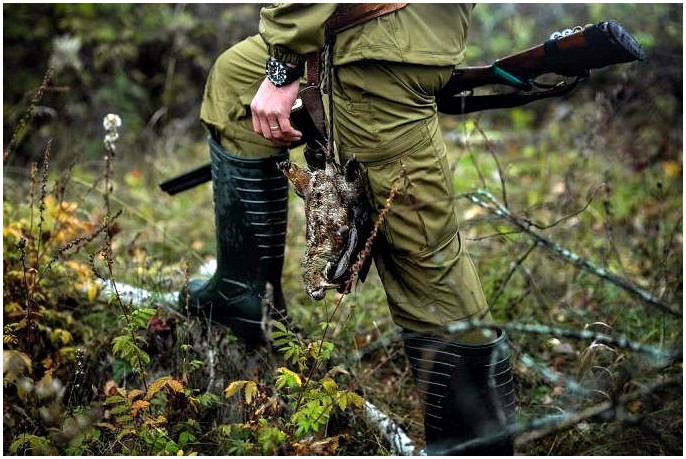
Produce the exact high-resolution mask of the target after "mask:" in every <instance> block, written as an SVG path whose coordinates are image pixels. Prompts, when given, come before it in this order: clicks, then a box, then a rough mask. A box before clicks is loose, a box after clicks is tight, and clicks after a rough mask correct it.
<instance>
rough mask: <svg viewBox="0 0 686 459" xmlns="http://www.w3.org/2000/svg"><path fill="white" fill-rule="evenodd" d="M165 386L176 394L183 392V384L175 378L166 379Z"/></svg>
mask: <svg viewBox="0 0 686 459" xmlns="http://www.w3.org/2000/svg"><path fill="white" fill-rule="evenodd" d="M167 387H168V388H170V389H171V390H173V391H174V392H176V393H177V394H182V393H183V384H181V382H179V381H177V380H176V379H170V380H169V381H167Z"/></svg>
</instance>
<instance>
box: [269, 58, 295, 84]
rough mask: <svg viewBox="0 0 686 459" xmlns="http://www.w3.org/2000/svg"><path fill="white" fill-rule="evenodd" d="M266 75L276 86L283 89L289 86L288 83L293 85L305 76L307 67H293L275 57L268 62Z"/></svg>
mask: <svg viewBox="0 0 686 459" xmlns="http://www.w3.org/2000/svg"><path fill="white" fill-rule="evenodd" d="M264 73H265V75H266V76H267V79H268V80H269V81H271V82H272V84H273V85H274V86H276V87H281V86H284V85H287V84H288V83H292V82H293V81H295V80H297V79H298V78H300V77H301V76H303V75H304V73H305V67H304V66H303V65H296V66H295V67H291V66H289V65H287V64H286V63H285V62H283V61H280V60H279V59H276V58H275V57H270V58H269V59H268V60H267V65H266V68H265V72H264Z"/></svg>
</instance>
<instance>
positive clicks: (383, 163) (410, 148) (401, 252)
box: [358, 122, 458, 258]
mask: <svg viewBox="0 0 686 459" xmlns="http://www.w3.org/2000/svg"><path fill="white" fill-rule="evenodd" d="M437 135H438V136H440V132H439V131H437V130H436V131H434V132H432V130H431V129H429V127H428V125H427V123H425V122H421V123H419V128H418V129H413V130H411V131H410V132H407V133H406V134H404V135H403V136H401V137H399V138H396V139H394V140H393V141H391V142H389V143H388V144H387V145H384V146H383V150H384V151H385V152H387V153H388V154H387V155H386V157H385V159H379V160H377V161H371V162H366V161H365V160H364V159H363V158H359V157H358V159H360V160H361V161H362V163H363V165H364V168H365V170H366V172H367V178H368V181H369V186H370V190H371V192H372V195H373V205H374V207H375V209H376V211H377V212H379V211H380V210H381V209H382V208H383V207H384V206H385V204H386V199H387V198H388V196H389V193H390V187H391V184H393V183H396V184H397V187H398V192H397V194H396V197H395V199H394V201H393V203H392V204H391V207H390V211H389V213H388V216H387V218H386V221H385V222H384V225H383V234H384V236H385V237H386V239H387V241H388V242H389V243H390V244H391V245H392V246H393V250H394V252H395V254H396V255H397V256H407V257H420V258H421V257H425V256H426V255H427V254H430V253H431V252H433V251H435V250H436V249H437V248H438V247H440V246H441V245H443V244H444V243H445V242H446V241H447V240H448V239H449V238H452V237H454V236H455V234H456V233H457V231H458V222H457V216H456V213H455V208H454V202H453V197H454V196H453V189H452V180H451V177H450V175H449V168H448V164H447V159H446V157H445V150H444V147H443V144H442V142H440V141H439V142H436V140H437V139H436V136H437ZM438 140H440V139H438Z"/></svg>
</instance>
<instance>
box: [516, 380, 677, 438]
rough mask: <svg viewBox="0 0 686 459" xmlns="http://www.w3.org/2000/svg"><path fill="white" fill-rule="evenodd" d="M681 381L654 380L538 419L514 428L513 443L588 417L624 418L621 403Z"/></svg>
mask: <svg viewBox="0 0 686 459" xmlns="http://www.w3.org/2000/svg"><path fill="white" fill-rule="evenodd" d="M682 383H683V379H682V378H681V377H679V378H674V379H669V380H667V381H660V382H655V383H652V384H649V385H647V386H645V387H642V388H641V389H637V390H635V391H633V392H631V393H628V394H625V395H622V396H620V397H618V398H617V400H614V401H613V400H607V401H604V402H602V403H598V404H597V405H593V406H591V407H588V408H586V409H584V410H582V411H577V412H572V413H566V414H563V415H561V416H552V417H548V418H543V419H538V420H536V421H534V422H531V423H528V424H525V425H523V426H520V427H518V428H517V429H516V432H517V433H519V432H522V435H520V436H519V437H517V439H516V441H515V445H516V446H522V445H524V444H526V443H529V442H532V441H535V440H538V439H541V438H543V437H545V436H547V435H550V434H552V433H555V432H557V431H560V430H564V429H567V428H569V427H572V426H575V425H577V424H579V423H580V422H582V421H586V420H589V419H594V418H601V419H613V418H614V419H619V420H622V419H626V418H627V417H628V415H627V414H626V412H625V410H624V406H623V405H625V404H627V403H628V402H631V401H633V400H637V399H639V398H641V397H645V396H647V395H650V394H652V393H655V392H659V391H660V390H663V389H665V388H667V387H669V386H674V385H680V384H682Z"/></svg>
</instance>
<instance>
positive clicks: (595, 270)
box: [466, 190, 683, 318]
mask: <svg viewBox="0 0 686 459" xmlns="http://www.w3.org/2000/svg"><path fill="white" fill-rule="evenodd" d="M466 198H467V199H469V200H470V201H471V202H473V203H474V204H476V205H478V206H480V207H482V208H484V209H487V210H489V211H491V212H492V213H493V214H495V215H496V216H498V217H500V218H503V219H505V220H507V221H508V222H509V223H511V224H513V225H514V226H516V227H517V228H518V229H520V230H521V231H522V232H524V233H525V234H527V235H529V236H530V237H531V238H532V239H533V240H534V241H535V243H536V244H537V245H540V246H542V247H545V248H546V249H548V250H550V251H551V252H552V253H553V254H555V255H556V256H557V257H558V258H561V259H563V260H565V261H567V262H569V263H572V264H573V265H574V266H576V267H577V268H580V269H583V270H585V271H587V272H589V273H591V274H593V275H595V276H598V277H600V278H602V279H605V280H607V281H609V282H611V283H612V284H614V285H616V286H618V287H620V288H622V289H623V290H625V291H627V292H629V293H630V294H632V295H634V296H636V297H638V298H640V299H641V300H642V301H644V302H645V303H647V304H649V305H651V306H655V307H657V308H658V309H660V310H661V311H662V312H666V313H668V314H671V315H673V316H675V317H679V318H682V317H683V313H682V312H681V311H677V310H675V309H673V308H672V307H671V306H670V305H668V304H666V303H665V302H664V301H662V300H660V299H659V298H657V297H656V296H655V295H653V294H652V293H650V292H648V291H647V290H645V289H643V288H641V287H639V286H638V285H636V284H635V283H633V282H631V281H629V280H628V279H625V278H623V277H620V276H618V275H616V274H614V273H611V272H609V271H608V270H606V269H605V268H601V267H599V266H596V265H595V264H593V263H592V262H590V261H588V260H586V259H584V258H581V257H580V256H579V255H577V254H575V253H573V252H572V251H570V250H568V249H565V248H564V247H562V246H560V245H559V244H557V243H556V242H553V241H551V240H550V239H547V238H545V237H543V236H542V235H540V234H539V233H538V232H537V231H535V230H534V229H533V228H532V227H533V226H535V225H534V224H533V223H532V222H531V221H529V220H527V219H526V218H523V217H520V216H518V215H515V214H513V213H512V212H510V210H509V209H508V208H507V207H505V206H503V205H502V204H501V203H500V202H498V200H497V199H496V198H495V196H493V195H492V194H491V193H489V192H488V191H485V190H478V191H476V192H473V193H468V194H467V195H466Z"/></svg>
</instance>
